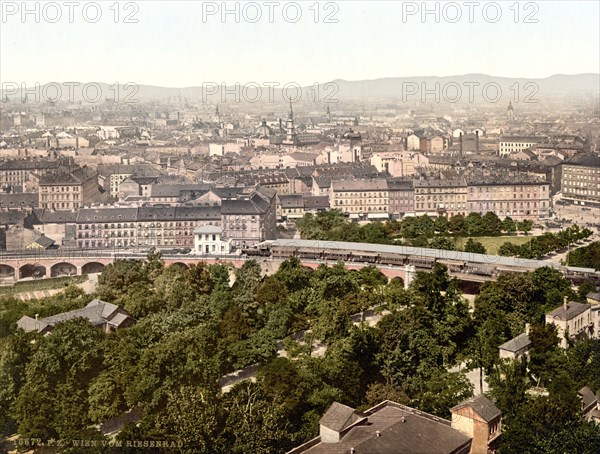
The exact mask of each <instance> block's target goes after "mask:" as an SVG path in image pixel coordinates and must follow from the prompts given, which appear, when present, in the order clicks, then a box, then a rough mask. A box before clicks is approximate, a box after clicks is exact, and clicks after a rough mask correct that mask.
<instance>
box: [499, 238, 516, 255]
mask: <svg viewBox="0 0 600 454" xmlns="http://www.w3.org/2000/svg"><path fill="white" fill-rule="evenodd" d="M520 252H521V248H520V246H518V245H516V244H515V243H511V242H510V241H505V242H504V243H502V245H501V246H500V247H499V248H498V255H502V256H505V257H518V256H519V253H520Z"/></svg>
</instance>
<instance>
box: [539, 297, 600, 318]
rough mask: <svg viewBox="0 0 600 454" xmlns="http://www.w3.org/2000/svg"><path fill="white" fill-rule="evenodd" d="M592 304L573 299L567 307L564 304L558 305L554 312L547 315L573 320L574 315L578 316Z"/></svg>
mask: <svg viewBox="0 0 600 454" xmlns="http://www.w3.org/2000/svg"><path fill="white" fill-rule="evenodd" d="M590 307H591V306H590V305H589V304H582V303H576V302H573V301H571V302H570V303H568V304H567V305H566V307H565V305H564V304H563V305H562V306H560V307H557V308H556V309H554V310H553V311H552V312H549V313H548V314H547V315H548V316H549V317H554V318H557V317H558V318H560V319H561V320H571V319H572V318H574V317H577V316H578V315H579V314H581V313H583V312H585V311H586V310H588V309H589V308H590Z"/></svg>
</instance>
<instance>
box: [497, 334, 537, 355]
mask: <svg viewBox="0 0 600 454" xmlns="http://www.w3.org/2000/svg"><path fill="white" fill-rule="evenodd" d="M530 345H531V341H530V340H529V335H528V334H527V333H521V334H519V335H518V336H517V337H514V338H512V339H511V340H509V341H508V342H505V343H503V344H502V345H500V347H499V348H500V350H506V351H508V352H513V353H516V352H518V351H520V350H522V349H523V348H527V347H529V346H530Z"/></svg>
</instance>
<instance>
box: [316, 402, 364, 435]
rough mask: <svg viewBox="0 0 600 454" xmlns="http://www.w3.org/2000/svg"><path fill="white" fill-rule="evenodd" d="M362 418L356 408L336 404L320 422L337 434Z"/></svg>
mask: <svg viewBox="0 0 600 454" xmlns="http://www.w3.org/2000/svg"><path fill="white" fill-rule="evenodd" d="M360 418H361V416H360V415H359V414H358V412H356V411H355V410H354V408H351V407H348V406H347V405H343V404H340V403H339V402H334V403H333V404H331V406H330V407H329V409H328V410H327V412H326V413H325V414H324V415H323V417H322V418H321V419H320V420H319V424H321V425H322V426H325V427H327V428H328V429H331V430H335V431H336V432H341V431H342V430H344V429H345V428H346V427H348V426H350V425H351V424H353V423H354V422H356V421H358V420H359V419H360Z"/></svg>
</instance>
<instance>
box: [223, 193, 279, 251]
mask: <svg viewBox="0 0 600 454" xmlns="http://www.w3.org/2000/svg"><path fill="white" fill-rule="evenodd" d="M276 194H277V193H276V192H275V191H274V190H272V189H269V188H263V187H259V188H257V189H254V190H251V191H248V192H245V193H241V194H240V195H239V196H238V197H237V198H235V199H224V200H222V201H221V222H222V226H223V236H222V238H226V239H229V240H231V245H232V246H233V247H236V248H244V247H249V246H253V245H255V244H257V243H260V242H261V241H265V240H274V239H275V238H276V235H277V217H276V216H277V215H276V211H277V209H276Z"/></svg>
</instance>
